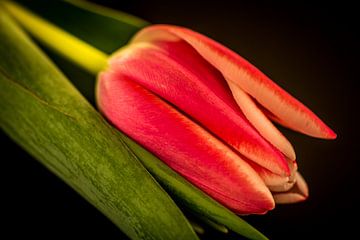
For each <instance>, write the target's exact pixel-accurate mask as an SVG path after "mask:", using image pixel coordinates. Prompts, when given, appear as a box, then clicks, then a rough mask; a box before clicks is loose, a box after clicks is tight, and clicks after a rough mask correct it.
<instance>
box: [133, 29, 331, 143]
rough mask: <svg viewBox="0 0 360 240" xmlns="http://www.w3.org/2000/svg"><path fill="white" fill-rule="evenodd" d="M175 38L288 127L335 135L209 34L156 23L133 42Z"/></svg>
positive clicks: (326, 135) (321, 136)
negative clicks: (186, 43) (193, 50)
mask: <svg viewBox="0 0 360 240" xmlns="http://www.w3.org/2000/svg"><path fill="white" fill-rule="evenodd" d="M176 39H182V40H185V41H186V42H188V43H189V44H190V45H191V46H192V47H194V48H195V49H196V51H198V52H199V54H200V55H201V56H202V57H204V58H205V59H206V60H207V61H208V62H209V63H211V64H212V65H213V66H214V67H215V68H217V69H218V70H219V71H220V72H221V73H222V74H223V76H224V77H225V79H226V80H227V81H231V82H232V83H234V84H236V85H238V86H239V87H240V88H241V89H243V90H244V91H245V92H247V93H248V94H250V95H251V96H252V97H253V98H255V99H256V100H257V101H258V102H259V103H260V104H261V105H263V106H264V107H266V108H267V109H268V110H269V111H270V112H271V113H273V114H274V115H275V116H276V117H277V118H278V119H280V122H281V123H283V124H284V125H285V126H288V127H290V128H292V129H294V130H296V131H299V132H302V133H305V134H308V135H310V136H314V137H319V138H329V139H333V138H336V134H335V133H334V132H333V131H332V130H331V129H330V128H329V127H328V126H326V125H325V123H323V122H322V121H321V120H320V119H319V118H318V117H317V116H316V115H315V114H314V113H313V112H312V111H311V110H309V109H308V108H307V107H305V106H304V105H303V104H302V103H301V102H299V101H298V100H296V99H295V98H293V97H292V96H291V95H290V94H288V93H287V92H286V91H284V90H283V89H282V88H280V87H279V86H278V85H276V84H275V83H274V82H272V81H271V80H270V79H269V78H268V77H267V76H265V75H264V74H263V73H262V72H260V71H259V70H258V69H257V68H256V67H254V66H253V65H251V64H250V63H249V62H248V61H246V60H245V59H243V58H242V57H240V56H239V55H237V54H236V53H234V52H233V51H231V50H229V49H227V48H225V47H224V46H222V45H220V44H219V43H217V42H215V41H213V40H211V39H209V38H207V37H206V36H203V35H201V34H199V33H196V32H193V31H191V30H189V29H185V28H181V27H175V26H169V25H155V26H150V27H148V28H145V29H143V30H142V31H140V32H139V33H138V34H137V35H136V36H135V38H134V40H133V41H134V42H139V41H146V42H149V41H150V42H151V41H153V42H154V41H159V40H168V41H171V40H172V41H174V40H176Z"/></svg>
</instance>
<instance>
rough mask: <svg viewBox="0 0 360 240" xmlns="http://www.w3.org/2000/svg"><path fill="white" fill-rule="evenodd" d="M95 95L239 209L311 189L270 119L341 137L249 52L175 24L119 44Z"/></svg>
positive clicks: (127, 127)
mask: <svg viewBox="0 0 360 240" xmlns="http://www.w3.org/2000/svg"><path fill="white" fill-rule="evenodd" d="M97 102H98V106H99V109H100V110H101V111H102V113H103V114H104V115H105V116H106V117H107V119H108V120H109V121H110V122H111V123H112V124H113V125H114V126H116V127H117V128H118V129H120V130H121V131H123V132H124V133H126V134H127V135H128V136H130V137H131V138H133V139H134V140H136V141H137V142H138V143H140V144H141V145H143V146H144V147H145V148H147V149H148V150H150V151H151V152H152V153H154V154H155V155H156V156H158V157H159V158H160V159H161V160H163V161H164V162H165V163H166V164H167V165H169V166H170V167H171V168H173V169H174V170H175V171H177V172H178V173H180V174H181V175H183V176H184V177H185V178H186V179H188V180H189V181H190V182H192V183H193V184H194V185H196V186H197V187H199V188H200V189H202V190H203V191H204V192H206V193H207V194H209V195H210V196H212V197H213V198H214V199H216V200H217V201H219V202H221V203H222V204H224V205H225V206H227V207H228V208H230V209H232V210H233V211H234V212H236V213H238V214H262V213H265V212H267V211H268V210H271V209H273V208H274V206H275V202H277V203H292V202H298V201H303V200H305V199H306V198H307V196H308V188H307V185H306V182H305V180H304V179H303V178H302V177H301V175H300V174H299V173H298V172H297V164H296V160H295V159H296V156H295V151H294V149H293V147H292V145H291V144H290V142H289V141H288V140H287V139H286V138H285V137H284V136H283V135H282V134H281V132H280V131H279V130H278V129H277V128H276V127H275V126H274V125H273V124H272V121H276V122H278V123H279V124H281V125H283V126H286V127H288V128H291V129H293V130H295V131H298V132H301V133H304V134H307V135H310V136H314V137H318V138H323V139H333V138H335V137H336V134H335V133H334V132H333V131H332V130H331V129H330V128H329V127H328V126H326V125H325V124H324V123H323V122H322V121H321V120H320V119H319V118H318V117H317V116H316V115H315V114H314V113H313V112H311V110H309V109H308V108H307V107H305V106H304V105H303V104H302V103H301V102H299V101H298V100H296V99H295V98H294V97H292V96H291V95H290V94H288V93H287V92H286V91H284V90H283V89H282V88H280V87H279V86H278V85H276V84H275V83H274V82H273V81H271V80H270V79H269V78H268V77H267V76H265V75H264V74H263V73H262V72H260V71H259V70H258V69H257V68H255V67H254V66H253V65H251V64H250V63H249V62H247V61H246V60H245V59H243V58H242V57H240V56H239V55H237V54H236V53H234V52H232V51H231V50H229V49H227V48H225V47H224V46H222V45H220V44H219V43H217V42H215V41H213V40H211V39H209V38H207V37H206V36H203V35H201V34H199V33H196V32H194V31H191V30H189V29H186V28H182V27H177V26H170V25H153V26H150V27H146V28H144V29H143V30H141V31H140V32H138V33H137V34H136V35H135V36H134V37H133V39H132V40H131V42H130V43H129V44H128V45H127V46H125V47H124V48H122V49H120V50H119V51H118V52H116V53H115V54H114V55H113V56H112V57H111V58H110V60H109V64H108V67H107V69H106V70H104V71H102V72H101V73H100V74H99V78H98V85H97ZM271 120H272V121H271Z"/></svg>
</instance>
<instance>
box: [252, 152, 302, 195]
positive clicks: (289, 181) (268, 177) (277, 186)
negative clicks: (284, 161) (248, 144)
mask: <svg viewBox="0 0 360 240" xmlns="http://www.w3.org/2000/svg"><path fill="white" fill-rule="evenodd" d="M248 163H249V164H250V166H251V167H252V168H253V169H254V170H255V171H256V172H257V174H259V176H260V177H261V178H262V180H263V181H264V183H265V185H266V186H267V187H268V188H269V189H270V190H271V191H273V192H285V191H288V190H289V189H290V188H292V187H293V185H294V184H295V182H296V180H295V176H296V171H297V164H296V162H295V161H292V160H290V159H288V164H289V168H290V173H291V174H290V176H288V177H286V176H280V175H277V174H275V173H273V172H270V171H269V170H267V169H265V168H263V167H261V166H259V165H257V164H256V163H252V162H249V161H248Z"/></svg>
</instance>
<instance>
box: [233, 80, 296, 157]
mask: <svg viewBox="0 0 360 240" xmlns="http://www.w3.org/2000/svg"><path fill="white" fill-rule="evenodd" d="M228 84H229V87H230V89H231V91H232V94H233V96H234V98H235V100H236V102H237V104H238V105H239V107H240V108H241V110H242V112H243V113H244V114H245V116H246V117H247V119H248V120H249V121H250V122H251V123H252V124H253V126H254V127H255V128H256V129H257V130H258V131H259V132H260V134H261V135H262V136H263V137H264V138H265V139H266V140H268V141H269V142H270V143H272V144H273V145H274V146H275V147H277V148H278V149H279V150H280V151H281V152H282V153H284V154H285V155H286V156H287V157H288V158H290V159H292V160H295V159H296V156H295V151H294V148H293V146H292V145H291V143H290V142H289V141H288V140H287V139H286V138H285V137H284V135H283V134H282V133H281V132H280V131H279V130H278V129H277V128H276V127H275V126H274V124H272V122H271V121H270V120H269V119H268V117H267V116H266V115H265V114H264V113H263V112H262V111H261V110H260V109H259V108H258V107H257V106H256V103H255V102H254V101H253V100H252V98H251V97H250V96H249V95H248V94H247V93H246V92H244V91H243V90H242V89H241V88H240V87H239V86H238V85H236V84H234V83H232V82H230V81H229V82H228Z"/></svg>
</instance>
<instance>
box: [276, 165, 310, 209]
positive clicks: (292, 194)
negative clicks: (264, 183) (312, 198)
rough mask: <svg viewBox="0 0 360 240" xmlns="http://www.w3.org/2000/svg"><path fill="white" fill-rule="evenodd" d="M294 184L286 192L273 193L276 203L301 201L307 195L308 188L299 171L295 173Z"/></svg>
mask: <svg viewBox="0 0 360 240" xmlns="http://www.w3.org/2000/svg"><path fill="white" fill-rule="evenodd" d="M295 181H296V183H295V185H294V186H293V187H292V188H291V189H290V190H289V191H287V192H281V193H273V196H274V200H275V202H276V203H277V204H288V203H296V202H302V201H304V200H306V199H307V198H308V196H309V189H308V186H307V184H306V182H305V180H304V178H303V177H302V176H301V175H300V173H298V172H297V173H296V175H295Z"/></svg>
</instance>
